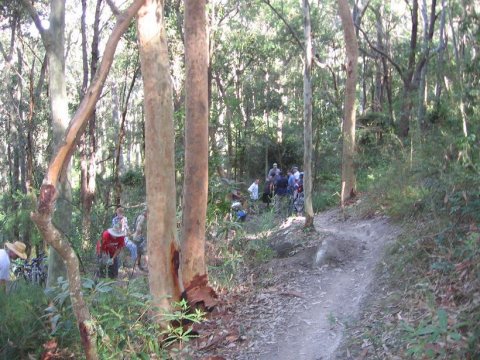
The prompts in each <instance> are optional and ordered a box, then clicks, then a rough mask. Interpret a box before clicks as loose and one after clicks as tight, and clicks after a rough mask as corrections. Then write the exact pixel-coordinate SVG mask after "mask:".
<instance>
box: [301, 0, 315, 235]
mask: <svg viewBox="0 0 480 360" xmlns="http://www.w3.org/2000/svg"><path fill="white" fill-rule="evenodd" d="M303 31H304V35H305V60H304V61H305V64H304V66H305V68H304V72H303V121H304V129H303V143H304V153H303V172H304V175H303V191H304V194H305V205H304V206H305V227H306V228H313V215H314V214H313V204H312V188H313V186H312V179H313V176H312V151H313V140H312V107H313V106H312V59H313V51H312V31H311V22H310V3H309V1H308V0H303Z"/></svg>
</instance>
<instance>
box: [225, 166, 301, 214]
mask: <svg viewBox="0 0 480 360" xmlns="http://www.w3.org/2000/svg"><path fill="white" fill-rule="evenodd" d="M259 184H260V179H259V178H257V179H255V181H254V182H253V183H252V184H251V185H250V186H249V188H248V189H247V191H248V192H249V194H250V200H251V202H252V203H253V204H255V203H256V202H257V201H258V200H261V201H262V202H263V203H264V204H266V206H267V207H270V205H271V204H272V203H273V206H274V209H275V212H276V213H278V214H280V215H289V214H292V213H296V214H299V213H302V212H303V203H304V194H303V172H300V171H299V170H298V167H297V166H292V168H291V169H289V170H288V171H287V173H286V174H284V173H283V172H282V170H281V169H280V168H279V167H278V164H277V163H274V164H273V167H272V168H271V169H270V170H269V171H268V175H267V177H266V179H265V184H264V187H263V193H262V196H261V197H260V196H259ZM240 198H241V196H240V195H239V193H238V191H235V192H234V194H233V199H232V200H233V204H232V210H234V211H235V214H236V216H237V220H239V221H245V219H246V216H247V212H246V210H245V209H244V208H245V206H244V204H242V202H241V199H240Z"/></svg>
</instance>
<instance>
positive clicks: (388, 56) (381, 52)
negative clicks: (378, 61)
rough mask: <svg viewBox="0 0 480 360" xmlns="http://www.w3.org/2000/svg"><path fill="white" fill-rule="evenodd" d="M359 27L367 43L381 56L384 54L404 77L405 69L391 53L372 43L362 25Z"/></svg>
mask: <svg viewBox="0 0 480 360" xmlns="http://www.w3.org/2000/svg"><path fill="white" fill-rule="evenodd" d="M357 29H358V30H359V31H360V32H361V33H362V35H363V37H364V39H365V41H366V42H367V44H368V45H369V46H370V48H371V49H372V50H373V51H375V52H377V53H378V54H380V55H381V56H383V57H384V58H385V59H387V60H388V62H389V63H390V64H392V66H393V67H394V68H395V69H396V70H397V71H398V73H399V75H400V77H401V78H402V79H403V78H404V70H403V69H402V68H401V67H400V65H399V64H397V63H396V62H395V61H394V60H393V59H392V58H391V56H390V55H388V54H387V53H386V52H385V51H383V50H380V49H379V48H377V47H376V46H375V45H373V44H372V42H371V41H370V40H369V38H368V36H367V34H366V33H365V31H363V29H362V28H361V27H360V26H357Z"/></svg>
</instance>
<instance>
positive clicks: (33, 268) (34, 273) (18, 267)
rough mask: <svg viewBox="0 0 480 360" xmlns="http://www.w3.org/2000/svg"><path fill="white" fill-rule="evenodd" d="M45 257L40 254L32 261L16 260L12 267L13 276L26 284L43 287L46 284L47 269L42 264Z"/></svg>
mask: <svg viewBox="0 0 480 360" xmlns="http://www.w3.org/2000/svg"><path fill="white" fill-rule="evenodd" d="M45 258H46V256H45V254H40V255H39V256H37V257H36V258H33V259H32V260H30V261H28V259H27V260H16V261H15V262H14V267H13V275H14V276H15V277H16V279H17V280H18V279H23V280H25V281H26V282H28V283H32V284H36V285H40V286H42V287H44V286H45V284H46V282H47V267H46V265H45V264H44V260H45Z"/></svg>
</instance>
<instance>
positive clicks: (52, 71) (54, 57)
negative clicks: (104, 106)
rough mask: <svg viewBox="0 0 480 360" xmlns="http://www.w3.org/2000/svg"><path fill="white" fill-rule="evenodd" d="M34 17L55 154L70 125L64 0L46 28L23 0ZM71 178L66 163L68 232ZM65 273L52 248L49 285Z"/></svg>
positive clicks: (55, 2) (57, 1)
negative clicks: (43, 57)
mask: <svg viewBox="0 0 480 360" xmlns="http://www.w3.org/2000/svg"><path fill="white" fill-rule="evenodd" d="M23 1H24V4H26V5H27V9H28V10H29V12H30V15H31V16H32V18H33V20H34V22H35V25H36V26H37V29H38V31H39V32H40V34H41V36H42V41H43V44H44V46H45V51H46V53H47V59H48V84H49V89H50V111H51V114H52V126H53V139H52V140H53V151H54V153H55V152H56V151H57V150H58V148H59V147H60V146H61V145H62V143H63V140H64V139H63V136H64V133H65V129H66V128H67V126H68V122H69V115H68V99H67V86H66V82H65V1H64V0H51V2H50V17H49V22H50V26H49V28H48V29H45V28H44V27H43V25H42V23H41V21H40V18H39V16H38V14H37V12H36V10H35V8H34V7H33V6H32V5H31V4H30V3H29V2H28V1H27V0H23ZM70 184H71V181H70V165H69V164H67V166H66V167H65V169H64V171H63V172H62V174H61V175H60V178H59V184H58V188H57V190H58V191H59V200H60V201H59V202H58V207H59V211H58V212H57V213H56V216H55V217H56V219H55V220H56V223H57V226H58V228H59V229H60V231H61V232H63V233H64V234H68V232H69V230H70V227H71V219H72V206H71V203H72V201H71V200H72V191H71V185H70ZM65 275H66V268H65V264H64V262H63V260H62V258H61V256H60V255H59V254H58V253H57V252H56V250H55V248H53V247H51V248H50V251H49V256H48V277H47V286H53V285H55V284H56V282H57V279H58V278H59V277H64V278H65Z"/></svg>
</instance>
